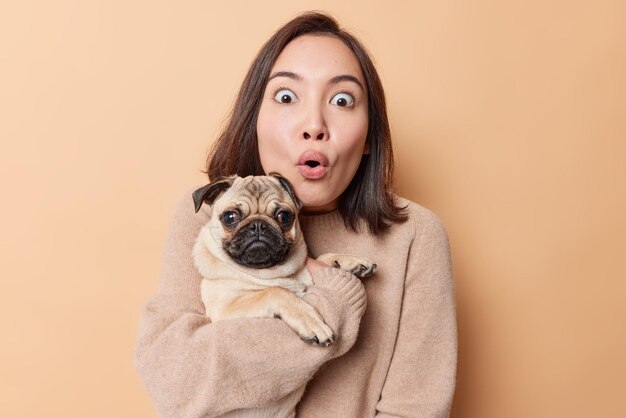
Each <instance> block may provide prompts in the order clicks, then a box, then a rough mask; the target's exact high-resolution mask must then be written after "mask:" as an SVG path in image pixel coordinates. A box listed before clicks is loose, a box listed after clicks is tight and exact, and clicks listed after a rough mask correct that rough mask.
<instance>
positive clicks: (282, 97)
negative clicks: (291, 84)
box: [274, 89, 298, 103]
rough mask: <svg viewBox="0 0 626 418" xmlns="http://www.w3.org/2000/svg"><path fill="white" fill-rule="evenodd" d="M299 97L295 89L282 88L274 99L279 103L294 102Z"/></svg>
mask: <svg viewBox="0 0 626 418" xmlns="http://www.w3.org/2000/svg"><path fill="white" fill-rule="evenodd" d="M297 99H298V98H297V97H296V95H295V94H294V92H293V91H291V90H289V89H280V90H278V91H277V92H276V94H275V95H274V100H276V101H277V102H278V103H292V102H295V101H296V100H297Z"/></svg>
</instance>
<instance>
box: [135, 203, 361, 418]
mask: <svg viewBox="0 0 626 418" xmlns="http://www.w3.org/2000/svg"><path fill="white" fill-rule="evenodd" d="M207 220H208V216H207V214H206V212H205V211H204V210H202V211H200V212H199V213H197V214H196V213H195V212H194V208H193V201H192V198H191V191H190V192H189V193H185V195H184V196H183V198H182V199H181V201H180V203H179V204H178V206H177V208H176V210H175V213H174V215H173V218H172V221H171V224H170V229H169V233H168V237H167V239H166V243H165V249H164V253H163V266H162V270H161V280H160V289H159V291H158V292H157V293H156V294H155V295H154V296H153V297H152V298H150V299H149V301H148V302H147V304H146V306H145V308H144V309H143V311H142V314H141V319H140V324H139V335H138V339H137V344H136V348H135V360H134V362H135V367H136V369H137V371H138V374H139V376H140V378H141V380H142V381H143V383H144V385H145V387H146V389H147V391H148V394H149V395H150V397H151V399H152V400H153V403H154V406H155V409H156V411H157V414H158V416H160V417H176V418H185V417H205V416H207V417H211V416H217V415H220V414H223V413H226V412H228V411H233V410H236V409H239V408H248V407H253V406H264V405H268V404H270V403H272V402H274V401H276V400H278V399H281V398H282V397H284V396H286V395H288V394H289V393H291V392H293V391H294V390H296V389H297V388H299V387H302V386H303V385H305V384H306V382H307V381H308V380H309V379H310V378H311V377H312V376H313V374H314V373H315V372H316V371H317V369H318V368H319V367H320V366H321V365H322V364H323V363H324V362H326V361H328V360H330V359H332V358H334V357H337V356H340V355H342V354H343V353H345V352H346V351H347V350H349V349H350V348H351V347H352V345H353V344H354V341H355V340H356V336H357V332H358V327H359V323H360V319H361V316H362V314H363V311H364V309H365V304H366V302H365V291H364V289H363V285H362V284H361V282H360V281H359V280H358V279H357V278H356V277H354V276H353V275H351V274H349V273H346V272H343V271H341V270H338V269H334V268H331V267H328V268H325V269H322V270H320V271H319V272H317V274H316V275H315V277H314V278H313V280H314V283H315V285H314V286H312V287H311V289H310V290H309V291H308V292H307V294H306V295H305V297H304V298H305V300H306V301H307V302H308V303H309V304H311V305H312V306H313V307H315V308H316V309H317V310H318V312H319V313H320V315H322V317H323V318H324V320H325V321H326V323H327V324H328V326H329V327H330V328H331V329H332V330H333V331H334V333H335V335H336V336H337V341H336V342H335V343H334V344H332V345H330V346H328V347H319V346H313V345H309V344H307V343H305V342H303V341H302V340H300V338H299V337H298V336H297V335H296V334H295V333H294V332H293V331H292V330H291V329H290V328H288V327H287V325H286V324H285V323H283V322H282V321H281V320H279V319H270V318H239V319H229V320H222V321H217V322H215V323H211V322H210V321H209V320H208V319H207V318H206V317H205V315H204V311H205V310H204V305H203V303H202V301H201V298H200V282H201V280H202V278H201V276H200V274H199V273H198V271H197V269H196V268H195V265H194V264H193V259H192V256H191V251H192V247H193V244H194V243H195V240H196V237H197V235H198V233H199V231H200V229H201V227H202V226H203V225H204V223H205V222H206V221H207Z"/></svg>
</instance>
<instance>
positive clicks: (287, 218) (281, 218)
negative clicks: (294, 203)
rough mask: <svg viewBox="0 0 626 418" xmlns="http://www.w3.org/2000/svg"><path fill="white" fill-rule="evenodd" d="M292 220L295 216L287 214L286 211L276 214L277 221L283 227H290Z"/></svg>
mask: <svg viewBox="0 0 626 418" xmlns="http://www.w3.org/2000/svg"><path fill="white" fill-rule="evenodd" d="M292 219H293V215H292V214H291V212H287V211H286V210H283V211H280V212H278V213H277V214H276V220H277V221H278V222H279V223H281V224H283V225H289V224H290V223H291V221H292Z"/></svg>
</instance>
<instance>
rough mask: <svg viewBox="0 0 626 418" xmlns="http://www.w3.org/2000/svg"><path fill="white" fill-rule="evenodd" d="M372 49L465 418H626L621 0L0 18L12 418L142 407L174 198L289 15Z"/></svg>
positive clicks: (59, 7)
mask: <svg viewBox="0 0 626 418" xmlns="http://www.w3.org/2000/svg"><path fill="white" fill-rule="evenodd" d="M311 8H318V9H323V10H328V11H331V12H333V13H334V14H335V16H336V17H337V18H339V19H340V21H342V22H343V24H344V25H345V26H347V27H348V28H351V29H353V31H354V32H355V33H356V34H357V35H358V36H359V37H360V38H361V39H362V40H363V41H364V43H365V44H366V45H367V46H368V47H369V48H370V49H371V51H372V53H373V55H374V57H375V60H376V62H377V65H378V68H379V70H380V73H381V76H382V78H383V82H384V85H385V87H386V92H387V96H388V101H389V109H390V112H391V121H392V125H393V134H394V140H395V149H396V152H397V157H398V158H397V162H398V164H397V168H398V170H397V177H398V192H399V193H400V194H402V195H404V196H406V197H409V198H411V199H413V200H415V201H417V202H419V203H421V204H423V205H425V206H427V207H429V208H431V209H433V210H434V211H435V212H436V213H438V214H439V216H440V217H441V218H442V219H443V221H444V223H445V225H446V226H447V229H448V232H449V235H450V239H451V244H452V251H453V258H454V272H455V277H456V287H457V300H458V321H459V334H460V335H459V337H460V351H459V374H458V386H457V394H456V397H455V401H454V408H453V414H452V415H453V417H456V418H458V417H463V418H503V417H504V418H517V417H519V418H528V417H533V418H534V417H568V418H578V417H580V418H582V417H614V418H617V417H623V416H626V397H625V396H624V390H625V388H626V383H625V382H626V378H625V375H626V360H625V359H624V357H625V356H624V353H625V352H626V330H625V327H624V324H625V323H626V320H625V319H626V307H625V305H626V304H625V303H624V302H625V299H626V297H625V296H626V293H625V290H626V285H625V284H624V282H625V280H624V279H625V278H626V267H625V263H624V252H625V250H626V245H625V239H624V237H625V236H626V220H625V219H626V217H625V215H624V214H625V213H626V184H625V180H626V175H625V174H626V169H625V168H624V163H625V162H626V118H625V116H626V25H624V22H625V21H626V7H625V3H624V2H622V1H620V0H614V1H610V0H599V1H595V2H588V1H538V0H533V1H526V2H522V1H515V2H513V1H511V2H502V1H487V0H479V1H463V0H459V1H436V2H435V1H419V2H406V3H400V2H388V1H387V2H380V1H361V2H358V3H356V2H355V3H348V2H345V3H335V2H331V1H317V2H312V1H302V2H299V3H297V4H294V2H292V1H258V2H242V1H236V2H224V1H222V2H209V1H179V2H174V1H119V0H116V1H111V0H108V1H105V0H98V1H79V0H75V1H70V0H62V1H57V2H46V1H19V2H3V4H2V5H1V6H0V138H1V141H2V142H1V147H2V148H1V149H2V153H1V157H0V158H1V160H0V182H1V184H0V186H1V190H2V205H1V207H2V216H1V217H0V222H2V223H1V225H0V228H1V237H2V240H1V247H0V250H1V252H2V259H1V264H0V266H1V270H0V283H1V288H0V298H1V301H0V333H1V336H2V340H1V342H0V415H2V416H4V417H42V416H46V417H94V418H96V417H150V416H153V411H152V407H151V404H150V401H149V399H148V398H147V395H146V393H145V392H144V390H143V387H142V386H141V384H140V383H139V380H138V378H137V376H136V374H135V372H134V370H133V367H132V351H133V345H134V341H135V336H136V328H137V319H138V314H139V310H140V308H141V306H142V304H143V303H144V301H145V300H146V298H147V297H148V296H149V295H150V294H152V292H153V291H154V290H155V289H156V286H157V280H158V273H159V269H160V256H161V251H162V245H163V240H164V238H165V232H166V228H167V224H168V221H169V216H170V214H171V212H172V209H173V205H174V203H175V201H176V199H178V197H179V196H180V194H181V193H182V191H184V190H185V189H187V188H189V187H191V186H193V185H197V184H200V183H202V182H203V180H204V178H203V176H202V174H201V173H200V170H201V169H202V168H203V162H204V158H205V155H206V151H207V149H208V146H209V144H210V142H211V141H212V140H213V138H214V137H215V135H216V133H217V131H218V130H219V126H220V124H221V122H222V121H223V119H224V117H225V115H226V113H227V111H228V109H229V107H230V104H231V103H232V100H233V99H234V96H235V94H236V91H237V89H238V85H239V83H240V81H241V79H242V77H243V75H244V72H245V71H246V69H247V66H248V64H249V62H250V60H251V59H252V57H253V55H254V54H255V52H256V51H257V49H258V48H259V47H260V46H261V44H262V43H263V42H264V41H265V40H266V39H267V38H268V37H269V36H270V34H271V33H272V32H273V31H274V30H275V29H276V28H278V27H279V26H280V25H281V24H282V23H284V22H286V21H287V20H288V19H290V18H291V17H293V16H294V15H295V14H296V13H297V12H299V11H302V10H306V9H311Z"/></svg>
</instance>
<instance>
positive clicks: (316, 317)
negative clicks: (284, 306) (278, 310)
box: [281, 301, 335, 346]
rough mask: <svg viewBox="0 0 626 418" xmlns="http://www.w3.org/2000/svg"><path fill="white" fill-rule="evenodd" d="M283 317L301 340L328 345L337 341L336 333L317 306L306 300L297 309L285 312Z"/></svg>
mask: <svg viewBox="0 0 626 418" xmlns="http://www.w3.org/2000/svg"><path fill="white" fill-rule="evenodd" d="M281 319H282V320H283V321H285V322H286V323H287V325H289V327H291V329H293V330H294V331H295V332H296V333H297V334H298V336H299V337H300V339H301V340H303V341H305V342H307V343H309V344H314V345H323V346H328V345H330V344H332V343H334V342H335V335H334V334H333V331H332V330H331V329H330V327H329V326H328V325H326V324H325V323H324V320H323V319H322V317H321V316H320V314H318V313H317V311H316V310H315V308H313V307H312V306H311V305H309V304H308V303H306V302H304V301H302V303H301V304H300V305H299V306H298V309H297V310H295V311H293V312H288V313H287V312H285V313H283V314H282V315H281Z"/></svg>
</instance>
